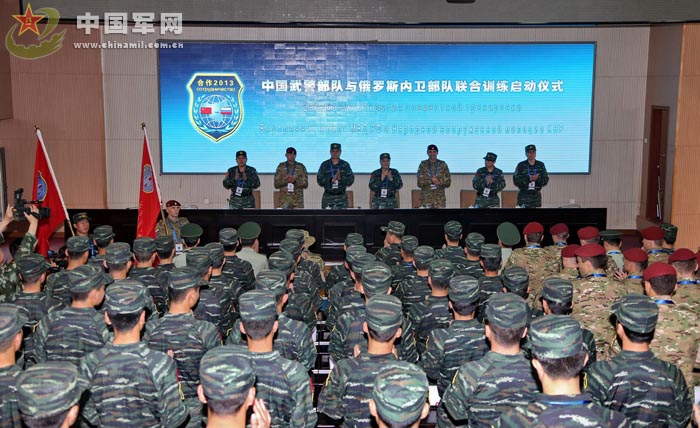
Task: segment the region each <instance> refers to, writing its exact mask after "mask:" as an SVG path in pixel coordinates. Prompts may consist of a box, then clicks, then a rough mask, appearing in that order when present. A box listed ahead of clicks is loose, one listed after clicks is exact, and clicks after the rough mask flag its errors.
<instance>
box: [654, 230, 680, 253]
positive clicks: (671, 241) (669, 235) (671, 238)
mask: <svg viewBox="0 0 700 428" xmlns="http://www.w3.org/2000/svg"><path fill="white" fill-rule="evenodd" d="M659 227H660V228H661V230H663V231H664V248H663V250H664V253H666V254H673V251H674V246H675V245H676V238H677V237H678V226H676V225H673V224H671V223H661V224H660V225H659Z"/></svg>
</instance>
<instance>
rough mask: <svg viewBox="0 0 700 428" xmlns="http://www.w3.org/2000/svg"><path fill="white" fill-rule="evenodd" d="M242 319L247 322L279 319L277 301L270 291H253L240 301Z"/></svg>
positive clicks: (244, 294) (243, 295)
mask: <svg viewBox="0 0 700 428" xmlns="http://www.w3.org/2000/svg"><path fill="white" fill-rule="evenodd" d="M238 309H239V312H240V313H241V319H242V320H243V322H246V321H266V320H269V319H270V318H277V301H276V300H275V295H274V294H272V292H270V291H264V290H251V291H247V292H245V293H243V294H242V295H241V297H240V298H239V299H238Z"/></svg>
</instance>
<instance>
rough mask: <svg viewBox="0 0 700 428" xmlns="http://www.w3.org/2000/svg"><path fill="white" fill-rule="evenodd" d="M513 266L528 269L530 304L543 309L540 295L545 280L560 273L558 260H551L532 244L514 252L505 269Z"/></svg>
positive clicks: (537, 246) (542, 250)
mask: <svg viewBox="0 0 700 428" xmlns="http://www.w3.org/2000/svg"><path fill="white" fill-rule="evenodd" d="M511 266H520V267H523V268H525V269H527V272H528V274H529V275H530V296H529V297H528V299H527V300H528V304H529V305H530V306H531V307H533V308H536V309H541V308H542V303H541V302H540V294H541V293H542V285H543V283H544V279H545V278H546V277H548V276H552V275H555V274H557V273H558V272H559V262H558V260H553V259H551V258H549V254H548V253H547V252H546V251H544V249H543V248H542V247H540V246H539V245H534V244H531V245H529V246H527V247H524V248H517V249H515V250H513V254H511V255H510V257H509V258H508V261H507V262H506V263H505V268H509V267H511Z"/></svg>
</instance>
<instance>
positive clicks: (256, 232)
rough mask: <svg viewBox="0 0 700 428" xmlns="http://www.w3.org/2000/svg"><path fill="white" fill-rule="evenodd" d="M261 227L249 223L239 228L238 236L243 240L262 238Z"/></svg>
mask: <svg viewBox="0 0 700 428" xmlns="http://www.w3.org/2000/svg"><path fill="white" fill-rule="evenodd" d="M261 230H262V229H261V228H260V225H259V224H257V223H256V222H254V221H247V222H245V223H243V224H242V225H240V227H239V228H238V236H240V238H241V239H255V238H257V237H258V236H260V232H261Z"/></svg>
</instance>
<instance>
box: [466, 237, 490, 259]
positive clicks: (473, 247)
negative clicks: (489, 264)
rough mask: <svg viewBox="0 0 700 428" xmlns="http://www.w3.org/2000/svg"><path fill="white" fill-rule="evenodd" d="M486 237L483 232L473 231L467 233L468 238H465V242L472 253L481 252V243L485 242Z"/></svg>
mask: <svg viewBox="0 0 700 428" xmlns="http://www.w3.org/2000/svg"><path fill="white" fill-rule="evenodd" d="M484 241H486V239H485V238H484V235H482V234H481V233H476V232H472V233H470V234H469V235H467V239H465V240H464V244H465V246H466V247H467V249H468V250H469V252H470V253H472V254H481V244H483V243H484Z"/></svg>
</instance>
